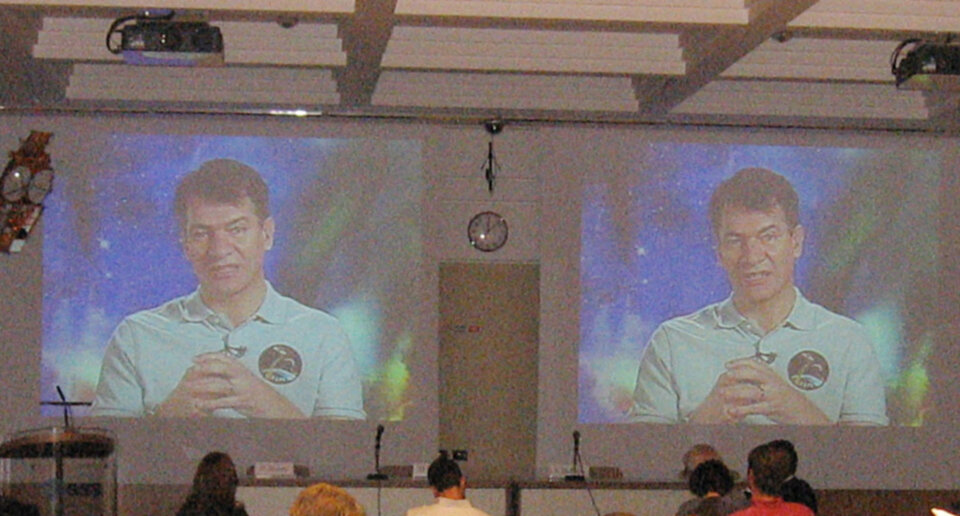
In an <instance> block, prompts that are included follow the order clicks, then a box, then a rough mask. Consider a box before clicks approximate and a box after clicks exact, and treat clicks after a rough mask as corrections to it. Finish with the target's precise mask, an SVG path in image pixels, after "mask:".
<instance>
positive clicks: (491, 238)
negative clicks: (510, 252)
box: [467, 211, 508, 253]
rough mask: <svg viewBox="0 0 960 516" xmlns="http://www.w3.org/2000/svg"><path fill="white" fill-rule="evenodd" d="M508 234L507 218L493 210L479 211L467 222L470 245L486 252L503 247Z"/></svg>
mask: <svg viewBox="0 0 960 516" xmlns="http://www.w3.org/2000/svg"><path fill="white" fill-rule="evenodd" d="M507 235H508V231H507V220H506V219H504V218H503V217H501V216H500V214H498V213H494V212H492V211H483V212H480V213H477V214H476V215H474V216H473V218H471V219H470V223H469V224H467V238H469V239H470V245H472V246H473V247H474V248H475V249H477V250H479V251H483V252H486V253H489V252H491V251H496V250H497V249H500V248H501V247H503V244H506V243H507Z"/></svg>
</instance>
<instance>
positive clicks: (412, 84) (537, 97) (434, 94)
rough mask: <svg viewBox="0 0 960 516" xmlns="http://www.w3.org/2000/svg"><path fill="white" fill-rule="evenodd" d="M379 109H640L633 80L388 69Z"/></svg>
mask: <svg viewBox="0 0 960 516" xmlns="http://www.w3.org/2000/svg"><path fill="white" fill-rule="evenodd" d="M373 103H374V105H381V106H402V105H407V106H415V107H433V108H436V107H457V108H478V107H493V108H504V109H521V110H529V109H543V110H571V111H581V110H582V111H636V109H637V104H636V100H635V98H634V95H633V88H632V85H631V82H630V79H628V78H620V77H582V76H564V75H538V76H534V77H523V76H519V75H512V74H472V73H430V72H401V71H385V72H384V73H383V74H381V76H380V81H379V82H378V84H377V91H376V92H375V94H374V97H373Z"/></svg>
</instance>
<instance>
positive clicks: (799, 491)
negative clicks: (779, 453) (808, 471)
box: [770, 439, 817, 514]
mask: <svg viewBox="0 0 960 516" xmlns="http://www.w3.org/2000/svg"><path fill="white" fill-rule="evenodd" d="M770 446H773V447H774V448H777V449H781V450H783V451H784V452H785V453H786V454H787V456H788V457H790V476H789V477H787V480H786V482H784V483H783V499H784V500H786V501H788V502H797V503H802V504H803V505H806V506H807V507H809V508H810V510H811V511H813V513H814V514H816V513H817V493H816V492H814V490H813V488H812V487H810V484H808V483H807V482H806V481H805V480H802V479H799V478H797V477H796V474H797V464H798V462H799V459H798V457H797V450H796V449H795V448H794V447H793V443H792V442H790V441H787V440H786V439H777V440H776V441H770Z"/></svg>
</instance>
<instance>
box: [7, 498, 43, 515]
mask: <svg viewBox="0 0 960 516" xmlns="http://www.w3.org/2000/svg"><path fill="white" fill-rule="evenodd" d="M0 516H40V508H39V507H37V506H36V505H29V504H25V503H21V502H20V501H18V500H15V499H13V498H8V497H6V496H2V495H0Z"/></svg>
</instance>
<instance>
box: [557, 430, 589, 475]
mask: <svg viewBox="0 0 960 516" xmlns="http://www.w3.org/2000/svg"><path fill="white" fill-rule="evenodd" d="M572 471H573V472H572V473H571V474H569V475H566V476H564V477H563V479H564V480H566V481H568V482H585V481H586V480H587V479H586V477H585V476H584V475H583V459H581V458H580V432H579V431H578V430H574V431H573V470H572Z"/></svg>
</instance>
